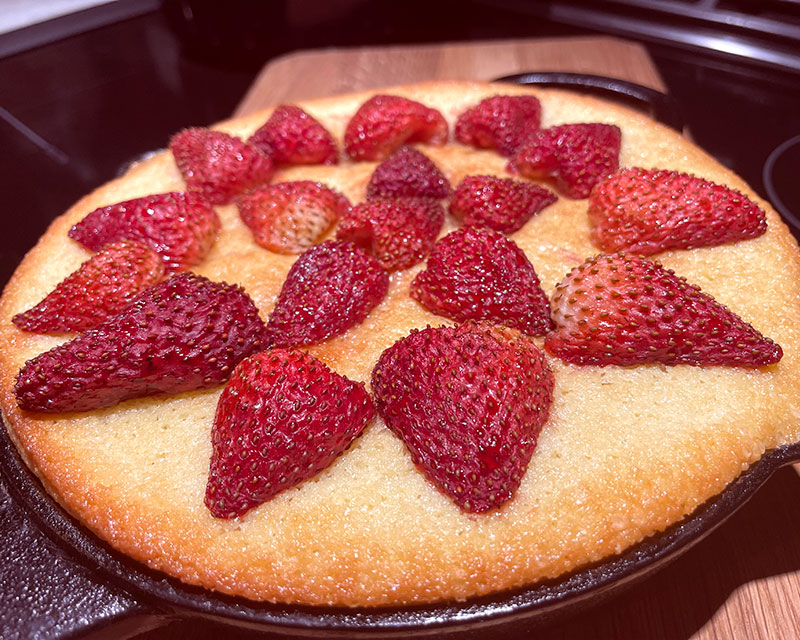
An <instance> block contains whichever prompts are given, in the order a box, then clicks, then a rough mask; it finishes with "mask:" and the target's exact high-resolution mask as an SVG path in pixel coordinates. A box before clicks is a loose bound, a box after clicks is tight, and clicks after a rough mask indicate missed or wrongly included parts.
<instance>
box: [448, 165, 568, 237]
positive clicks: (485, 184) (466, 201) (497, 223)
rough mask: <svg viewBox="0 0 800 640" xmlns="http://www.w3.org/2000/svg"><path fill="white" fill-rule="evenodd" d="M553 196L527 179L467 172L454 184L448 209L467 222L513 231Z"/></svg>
mask: <svg viewBox="0 0 800 640" xmlns="http://www.w3.org/2000/svg"><path fill="white" fill-rule="evenodd" d="M556 200H558V198H557V197H556V195H555V194H554V193H553V192H551V191H548V190H547V189H545V188H544V187H540V186H539V185H537V184H531V183H530V182H520V181H519V180H511V179H510V178H497V177H495V176H467V177H466V178H464V179H463V180H462V181H461V184H459V185H458V187H456V191H455V193H454V194H453V199H452V200H451V201H450V213H451V214H453V215H454V216H455V217H456V218H458V219H460V220H462V221H463V222H464V224H467V225H483V226H486V227H489V228H490V229H494V230H495V231H502V232H503V233H512V232H514V231H516V230H517V229H520V228H521V227H522V225H524V224H525V223H526V222H527V221H528V220H529V219H530V218H531V217H532V216H534V215H536V214H537V213H539V212H540V211H541V210H542V209H544V208H545V207H548V206H550V205H551V204H553V203H554V202H555V201H556Z"/></svg>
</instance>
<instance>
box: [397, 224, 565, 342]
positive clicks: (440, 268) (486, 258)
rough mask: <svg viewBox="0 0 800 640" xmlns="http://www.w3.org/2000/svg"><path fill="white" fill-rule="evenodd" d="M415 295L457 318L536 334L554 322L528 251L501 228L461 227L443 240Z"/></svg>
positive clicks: (419, 278)
mask: <svg viewBox="0 0 800 640" xmlns="http://www.w3.org/2000/svg"><path fill="white" fill-rule="evenodd" d="M411 297H412V298H414V299H415V300H417V301H418V302H419V303H420V304H421V305H422V306H423V307H425V308H426V309H428V310H429V311H432V312H433V313H436V314H438V315H440V316H444V317H446V318H452V319H453V320H458V321H463V320H488V321H491V322H494V323H498V324H504V325H506V326H508V327H513V328H515V329H519V330H520V331H523V332H524V333H527V334H528V335H532V336H536V335H541V334H544V333H545V332H547V331H548V330H549V329H550V328H551V326H552V323H551V321H550V308H549V302H548V300H547V296H546V295H545V293H544V291H543V290H542V287H541V285H540V284H539V278H538V276H537V275H536V272H535V271H534V269H533V265H532V264H531V263H530V260H528V257H527V256H526V255H525V253H524V252H523V251H522V249H520V248H519V247H518V246H517V245H516V244H514V242H513V241H512V240H510V239H508V238H506V237H505V236H504V235H503V234H502V233H500V232H498V231H494V230H493V229H486V228H484V227H462V228H461V229H458V230H456V231H453V232H452V233H450V234H448V235H446V236H445V237H444V238H442V239H441V240H439V242H437V243H436V245H435V246H434V247H433V251H431V255H430V256H429V257H428V264H427V268H426V270H425V271H420V272H419V273H418V274H417V276H416V277H415V278H414V280H413V281H412V283H411Z"/></svg>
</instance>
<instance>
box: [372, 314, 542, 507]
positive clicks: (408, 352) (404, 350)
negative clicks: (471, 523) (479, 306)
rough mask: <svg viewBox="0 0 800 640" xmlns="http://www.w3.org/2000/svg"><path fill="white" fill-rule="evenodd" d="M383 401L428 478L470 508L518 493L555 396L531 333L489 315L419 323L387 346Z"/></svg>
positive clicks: (379, 370) (381, 367)
mask: <svg viewBox="0 0 800 640" xmlns="http://www.w3.org/2000/svg"><path fill="white" fill-rule="evenodd" d="M372 390H373V392H374V393H375V403H376V405H377V408H378V411H379V412H380V414H381V416H383V419H384V421H385V422H386V424H387V426H388V427H389V428H390V429H391V430H392V431H393V432H394V433H395V434H397V436H398V437H399V438H400V439H401V440H402V441H403V443H404V444H405V445H406V447H407V448H408V450H409V452H410V453H411V459H412V460H413V461H414V464H416V465H417V467H419V468H420V469H421V470H422V472H423V473H424V474H425V475H426V476H427V478H428V479H429V480H430V481H431V482H432V483H433V484H434V485H436V487H437V488H438V489H439V490H440V491H442V493H444V494H445V495H447V496H448V497H450V498H451V499H452V500H453V501H454V502H455V503H456V504H457V505H458V506H459V507H460V508H461V509H463V510H464V511H469V512H473V513H482V512H485V511H488V510H490V509H493V508H496V507H499V506H500V505H502V504H503V503H504V502H507V501H508V500H510V499H511V497H512V496H513V495H514V493H515V491H516V490H517V488H518V487H519V484H520V481H521V480H522V476H523V475H524V474H525V471H526V470H527V468H528V463H529V462H530V459H531V456H532V455H533V451H534V449H535V448H536V441H537V437H538V435H539V432H540V431H541V429H542V426H543V425H544V424H545V422H547V418H548V415H549V411H550V404H551V401H552V395H553V375H552V373H551V372H550V369H549V367H548V366H547V363H546V361H545V359H544V356H543V354H542V352H541V351H540V350H539V349H538V348H537V347H536V345H535V344H534V343H533V341H532V340H531V339H530V338H527V337H525V336H523V335H521V334H520V333H519V332H517V331H514V330H513V329H507V328H505V327H493V326H491V325H487V324H483V323H477V324H476V323H466V324H464V325H461V326H458V327H438V328H430V327H429V328H427V329H423V330H422V331H417V330H414V331H413V332H412V333H411V334H410V335H409V336H406V337H405V338H403V339H402V340H400V341H398V342H396V343H395V344H394V345H393V346H391V347H389V348H388V349H387V350H386V351H384V352H383V353H382V354H381V357H380V359H379V360H378V363H377V364H376V365H375V368H374V370H373V372H372Z"/></svg>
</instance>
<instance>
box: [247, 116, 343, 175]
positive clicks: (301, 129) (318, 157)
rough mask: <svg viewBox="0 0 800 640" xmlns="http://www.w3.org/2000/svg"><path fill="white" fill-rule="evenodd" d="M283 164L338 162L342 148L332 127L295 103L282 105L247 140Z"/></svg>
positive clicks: (274, 161) (274, 160)
mask: <svg viewBox="0 0 800 640" xmlns="http://www.w3.org/2000/svg"><path fill="white" fill-rule="evenodd" d="M247 142H248V144H251V145H252V146H254V147H255V148H256V149H259V150H260V151H261V152H263V153H265V154H266V155H268V156H269V157H270V158H272V162H273V163H275V164H276V165H282V164H336V163H338V162H339V152H338V151H337V149H336V143H335V142H334V141H333V137H332V136H331V134H330V133H328V130H327V129H325V127H323V126H322V125H321V124H320V123H319V122H317V121H316V120H315V119H314V118H312V117H311V116H310V115H308V114H307V113H306V112H305V111H303V110H302V109H301V108H300V107H297V106H295V105H291V104H289V105H281V106H279V107H277V108H276V109H275V111H273V112H272V115H271V116H270V117H269V120H267V121H266V123H265V124H264V125H263V126H261V127H260V128H259V129H257V130H256V132H255V133H254V134H253V135H252V136H250V138H249V139H248V140H247Z"/></svg>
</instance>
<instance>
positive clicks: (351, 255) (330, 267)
mask: <svg viewBox="0 0 800 640" xmlns="http://www.w3.org/2000/svg"><path fill="white" fill-rule="evenodd" d="M388 289H389V275H388V274H387V273H386V271H384V270H383V268H382V267H381V265H380V264H379V263H378V261H377V260H376V259H375V258H373V257H372V256H371V255H369V254H368V253H367V252H366V251H363V250H362V249H359V248H358V247H356V246H355V245H353V244H351V243H349V242H336V241H333V240H328V241H326V242H323V243H321V244H317V245H314V246H313V247H311V248H310V249H309V250H308V251H306V252H305V253H304V254H302V255H301V256H300V257H299V258H298V259H297V261H296V262H295V263H294V264H293V265H292V268H291V269H289V274H288V275H287V276H286V281H285V282H284V283H283V287H282V288H281V292H280V294H279V295H278V301H277V303H276V304H275V308H274V309H273V311H272V314H271V315H270V317H269V322H268V323H267V331H266V334H267V344H268V345H270V346H274V347H298V346H303V345H309V344H315V343H317V342H322V341H323V340H327V339H328V338H330V337H332V336H336V335H339V334H341V333H344V332H345V331H347V330H348V329H350V328H351V327H354V326H356V325H357V324H360V323H361V322H363V321H364V318H366V317H367V314H369V312H370V311H371V310H372V309H373V307H375V305H377V304H378V303H379V302H380V301H381V300H383V298H384V296H385V295H386V292H387V290H388Z"/></svg>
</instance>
